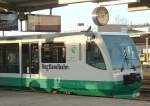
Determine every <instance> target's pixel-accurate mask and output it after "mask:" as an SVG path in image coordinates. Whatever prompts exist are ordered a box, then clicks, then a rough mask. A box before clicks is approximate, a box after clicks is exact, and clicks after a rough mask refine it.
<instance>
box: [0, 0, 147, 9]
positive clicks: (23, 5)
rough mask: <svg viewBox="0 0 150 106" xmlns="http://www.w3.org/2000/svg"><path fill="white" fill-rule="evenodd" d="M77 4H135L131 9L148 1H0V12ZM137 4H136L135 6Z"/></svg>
mask: <svg viewBox="0 0 150 106" xmlns="http://www.w3.org/2000/svg"><path fill="white" fill-rule="evenodd" d="M79 2H98V3H100V5H101V3H103V4H106V5H113V4H114V3H115V4H121V3H135V4H133V5H131V6H129V8H131V7H135V6H136V7H137V6H139V5H142V6H143V5H146V6H147V5H148V6H149V4H150V0H0V11H2V10H12V11H18V12H31V11H35V10H41V9H50V8H55V7H60V6H65V5H67V4H70V3H79ZM136 3H137V4H136Z"/></svg>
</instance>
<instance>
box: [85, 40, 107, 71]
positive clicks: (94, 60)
mask: <svg viewBox="0 0 150 106" xmlns="http://www.w3.org/2000/svg"><path fill="white" fill-rule="evenodd" d="M86 63H87V64H89V65H91V66H93V67H95V68H98V69H103V70H106V65H105V62H104V58H103V56H102V53H101V51H100V49H99V47H98V46H97V45H96V43H95V42H87V44H86Z"/></svg>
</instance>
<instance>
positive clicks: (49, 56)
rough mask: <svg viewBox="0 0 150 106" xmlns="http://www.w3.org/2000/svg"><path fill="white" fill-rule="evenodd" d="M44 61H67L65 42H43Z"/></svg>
mask: <svg viewBox="0 0 150 106" xmlns="http://www.w3.org/2000/svg"><path fill="white" fill-rule="evenodd" d="M42 62H43V63H66V48H65V46H64V43H44V44H42Z"/></svg>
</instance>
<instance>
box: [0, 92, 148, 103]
mask: <svg viewBox="0 0 150 106" xmlns="http://www.w3.org/2000/svg"><path fill="white" fill-rule="evenodd" d="M0 106H150V102H148V101H137V100H126V99H115V98H102V97H88V96H76V95H63V94H58V95H51V94H49V93H39V92H25V91H8V90H0Z"/></svg>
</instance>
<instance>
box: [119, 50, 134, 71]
mask: <svg viewBox="0 0 150 106" xmlns="http://www.w3.org/2000/svg"><path fill="white" fill-rule="evenodd" d="M123 54H124V55H123V57H124V58H123V62H122V67H121V72H122V71H123V70H124V64H125V62H126V64H127V66H129V63H130V64H131V68H130V69H133V70H134V71H136V67H135V66H134V65H133V64H132V62H131V61H132V59H129V58H128V54H127V51H126V48H124V53H123ZM130 60H131V61H130ZM129 61H130V62H129Z"/></svg>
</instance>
